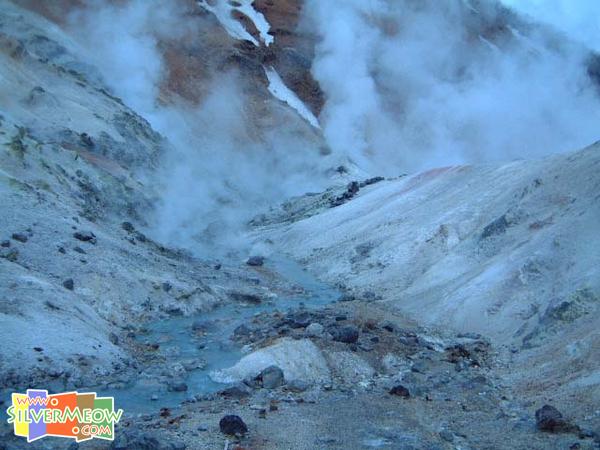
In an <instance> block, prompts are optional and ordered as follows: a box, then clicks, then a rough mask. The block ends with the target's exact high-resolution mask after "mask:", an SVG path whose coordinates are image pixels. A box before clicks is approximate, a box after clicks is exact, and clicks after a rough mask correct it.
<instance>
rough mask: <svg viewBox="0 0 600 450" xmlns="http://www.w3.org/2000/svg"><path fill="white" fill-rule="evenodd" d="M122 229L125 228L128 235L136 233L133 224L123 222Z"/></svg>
mask: <svg viewBox="0 0 600 450" xmlns="http://www.w3.org/2000/svg"><path fill="white" fill-rule="evenodd" d="M121 228H123V229H124V230H125V231H127V232H128V233H133V232H134V231H135V227H134V226H133V224H132V223H131V222H123V223H122V224H121Z"/></svg>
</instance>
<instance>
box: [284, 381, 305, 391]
mask: <svg viewBox="0 0 600 450" xmlns="http://www.w3.org/2000/svg"><path fill="white" fill-rule="evenodd" d="M309 387H310V384H309V383H308V382H306V381H304V380H291V381H288V382H287V383H286V385H285V389H287V390H288V391H290V392H304V391H306V390H307V389H308V388H309Z"/></svg>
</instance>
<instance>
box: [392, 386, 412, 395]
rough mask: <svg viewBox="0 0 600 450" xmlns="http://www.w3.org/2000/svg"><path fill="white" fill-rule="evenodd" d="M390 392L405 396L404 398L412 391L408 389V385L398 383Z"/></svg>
mask: <svg viewBox="0 0 600 450" xmlns="http://www.w3.org/2000/svg"><path fill="white" fill-rule="evenodd" d="M390 394H391V395H396V396H398V397H404V398H408V397H410V392H409V391H408V389H407V388H406V387H404V386H402V385H401V384H398V385H396V386H394V387H393V388H391V389H390Z"/></svg>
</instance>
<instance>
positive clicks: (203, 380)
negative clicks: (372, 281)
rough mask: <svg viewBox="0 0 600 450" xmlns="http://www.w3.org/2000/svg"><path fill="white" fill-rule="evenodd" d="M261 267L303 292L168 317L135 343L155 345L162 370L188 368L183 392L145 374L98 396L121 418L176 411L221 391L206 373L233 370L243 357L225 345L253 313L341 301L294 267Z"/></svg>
mask: <svg viewBox="0 0 600 450" xmlns="http://www.w3.org/2000/svg"><path fill="white" fill-rule="evenodd" d="M265 267H266V268H268V269H269V270H271V271H273V272H275V273H278V274H279V275H281V276H282V277H283V278H285V279H287V280H288V281H290V282H291V283H293V284H294V285H297V286H300V287H301V288H302V289H303V290H304V292H302V293H299V294H295V295H291V296H289V297H276V298H273V299H266V300H265V299H263V301H262V302H261V303H260V304H239V303H229V304H226V305H223V306H221V307H218V308H216V309H214V310H212V311H209V312H205V313H202V314H197V315H192V316H188V317H183V316H175V317H170V318H167V319H164V320H160V321H156V322H152V323H148V324H146V326H145V328H146V332H145V333H143V334H140V336H138V337H137V339H138V340H139V341H140V343H144V342H156V343H159V344H160V347H159V349H158V350H157V352H159V354H160V356H161V357H163V358H165V360H166V363H165V364H161V365H162V366H163V367H169V366H171V367H175V366H176V365H179V364H184V365H187V366H188V367H186V369H187V370H186V371H185V373H184V374H183V376H182V377H178V380H181V381H183V382H184V383H185V384H186V385H187V390H186V391H183V392H175V391H172V390H169V389H168V387H167V386H166V385H165V383H164V380H163V381H161V380H160V379H159V378H160V377H158V376H156V373H155V374H154V376H153V374H152V371H149V372H148V373H147V374H145V373H142V374H140V375H139V377H138V378H137V379H136V380H135V381H133V382H130V383H129V384H128V385H127V386H125V387H123V388H114V389H98V390H96V392H97V393H98V396H114V397H115V407H117V408H122V409H123V410H124V411H125V413H126V414H144V413H151V412H156V411H157V410H159V409H160V408H164V407H175V406H177V405H178V404H180V403H181V402H183V401H184V400H186V399H189V398H191V397H194V396H196V395H199V394H200V395H202V394H211V393H214V392H217V391H219V390H221V389H223V388H224V387H225V386H226V385H224V384H221V383H217V382H215V381H213V380H212V379H211V377H210V373H211V372H212V371H214V370H219V369H225V368H228V367H231V366H233V365H234V364H235V363H237V362H238V361H239V359H240V358H241V357H242V356H243V353H242V349H241V348H240V346H239V345H238V344H237V343H235V342H234V341H232V340H231V339H230V337H231V336H232V334H233V332H234V330H235V329H236V328H237V327H238V326H239V325H241V324H244V323H247V322H248V321H249V320H250V319H252V317H253V316H254V315H256V314H258V313H264V312H267V313H270V312H274V311H281V312H286V311H287V310H291V309H297V308H299V307H300V306H303V307H304V308H306V309H317V308H319V307H322V306H325V305H327V304H330V303H332V302H334V301H336V300H337V299H339V297H340V295H341V294H340V292H339V291H338V290H337V289H336V288H333V287H331V286H329V285H327V284H325V283H323V282H321V281H319V280H317V279H316V278H315V277H313V276H312V275H310V274H309V273H308V272H307V271H306V270H304V269H303V268H302V267H301V266H300V265H298V264H297V263H295V262H292V261H289V260H286V259H282V258H278V259H273V258H271V259H269V260H268V261H267V262H265ZM198 324H201V325H204V324H206V326H203V327H202V333H201V334H198V333H197V331H196V330H195V328H198ZM200 361H201V362H202V364H197V367H196V362H200Z"/></svg>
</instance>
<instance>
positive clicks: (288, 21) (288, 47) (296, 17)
mask: <svg viewBox="0 0 600 450" xmlns="http://www.w3.org/2000/svg"><path fill="white" fill-rule="evenodd" d="M252 5H253V6H254V9H256V10H257V11H259V12H261V13H262V14H263V15H264V16H265V18H266V19H267V21H268V22H269V24H271V34H272V35H273V36H274V38H275V42H274V43H273V44H272V46H271V47H272V50H273V53H274V55H275V58H274V61H273V62H272V63H271V65H272V66H273V67H274V68H275V69H276V70H277V72H278V73H279V75H280V76H281V78H282V79H283V81H284V82H285V84H286V85H287V86H288V87H289V88H290V89H292V90H293V91H294V92H295V93H296V95H298V97H299V98H300V99H301V100H302V101H304V103H305V104H306V105H307V106H308V107H309V109H310V110H311V111H312V112H313V114H315V116H317V117H318V115H319V113H320V112H321V110H322V109H323V104H324V103H325V100H324V97H323V92H322V91H321V89H320V87H319V83H317V81H315V79H314V78H313V77H312V74H311V72H310V69H311V66H312V61H313V58H314V49H315V43H316V37H315V36H313V35H310V34H307V33H301V32H299V31H298V25H299V22H300V17H301V12H302V7H303V5H304V0H255V1H254V2H253V3H252Z"/></svg>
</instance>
